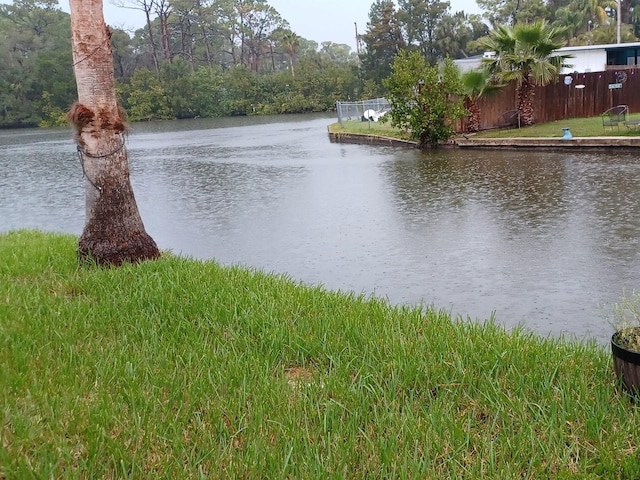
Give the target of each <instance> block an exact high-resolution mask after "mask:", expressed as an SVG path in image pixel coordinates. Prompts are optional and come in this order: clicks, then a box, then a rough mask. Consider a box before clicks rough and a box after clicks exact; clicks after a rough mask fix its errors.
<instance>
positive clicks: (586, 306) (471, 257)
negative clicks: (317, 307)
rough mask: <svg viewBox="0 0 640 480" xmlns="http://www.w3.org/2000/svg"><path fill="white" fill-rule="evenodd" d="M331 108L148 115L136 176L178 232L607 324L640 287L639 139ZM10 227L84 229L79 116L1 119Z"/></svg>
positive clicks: (277, 260) (405, 286)
mask: <svg viewBox="0 0 640 480" xmlns="http://www.w3.org/2000/svg"><path fill="white" fill-rule="evenodd" d="M333 121H334V120H333V118H332V117H328V116H288V117H270V118H244V119H224V120H196V121H180V122H164V123H150V124H136V125H134V126H133V129H132V134H131V135H130V137H129V140H128V149H129V158H130V162H131V177H132V183H133V187H134V190H135V193H136V197H137V200H138V205H139V207H140V210H141V213H142V216H143V219H144V221H145V225H146V227H147V230H148V232H149V233H150V234H151V235H152V236H153V237H154V239H155V240H156V241H157V242H158V244H159V246H160V247H161V248H162V249H170V250H172V251H173V252H175V253H181V254H183V255H187V256H192V257H195V258H199V259H215V260H217V261H219V262H221V263H224V264H236V263H239V264H243V265H247V266H251V267H255V268H260V269H263V270H266V271H273V272H279V273H286V274H288V275H289V276H290V277H292V278H294V279H296V280H300V281H303V282H305V283H310V284H323V285H324V286H326V287H328V288H331V289H341V290H345V291H347V290H348V291H351V290H352V291H355V292H357V293H364V294H366V295H369V294H375V295H379V296H383V297H387V298H388V299H389V300H390V301H391V302H393V303H397V304H404V303H409V304H419V303H422V304H433V305H435V306H436V307H438V308H445V309H447V310H449V311H451V312H452V313H454V314H456V315H461V316H463V317H465V318H466V317H470V318H472V319H479V320H484V319H486V318H488V317H489V316H491V315H492V313H495V317H496V320H497V321H498V322H500V323H502V324H504V325H506V326H507V327H512V326H515V325H518V324H524V325H525V326H526V327H527V328H529V329H532V330H534V331H536V332H538V333H540V334H542V335H560V334H568V335H570V336H576V337H578V338H595V339H597V340H598V341H601V342H603V343H604V342H605V341H606V340H607V339H608V337H609V336H610V334H611V333H612V327H611V326H610V325H609V324H608V323H607V322H606V321H605V320H604V319H603V309H604V310H606V304H610V303H612V302H615V301H616V300H617V299H618V297H619V296H620V295H621V294H622V292H623V291H624V290H628V291H630V290H633V289H634V288H640V268H639V266H640V265H639V263H640V248H639V245H638V240H639V238H640V162H638V158H637V155H635V154H624V153H615V154H613V153H612V154H607V153H584V152H582V153H578V152H576V153H566V152H561V153H553V152H495V151H457V150H453V151H451V150H446V151H445V150H443V151H438V152H419V151H415V150H412V149H402V148H392V147H380V146H363V145H341V144H332V143H330V142H329V140H328V137H327V133H326V126H327V124H329V123H331V122H333ZM0 169H1V171H2V173H3V174H2V175H1V176H0V231H8V230H12V229H17V228H39V229H43V230H49V231H60V232H68V233H73V234H79V233H80V232H81V231H82V226H83V222H84V200H83V198H84V190H83V188H84V183H83V180H82V172H81V170H80V166H79V163H78V159H77V157H76V154H75V145H74V143H73V142H72V141H71V135H70V133H69V131H68V130H67V129H63V130H18V131H0Z"/></svg>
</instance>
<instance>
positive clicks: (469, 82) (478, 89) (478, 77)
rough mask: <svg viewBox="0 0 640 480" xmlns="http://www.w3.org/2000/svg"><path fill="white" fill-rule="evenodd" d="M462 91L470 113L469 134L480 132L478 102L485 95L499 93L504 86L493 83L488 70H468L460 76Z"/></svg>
mask: <svg viewBox="0 0 640 480" xmlns="http://www.w3.org/2000/svg"><path fill="white" fill-rule="evenodd" d="M460 80H461V81H462V89H463V91H464V93H465V94H466V95H467V98H466V103H467V105H466V106H467V110H468V111H469V123H468V125H467V131H468V132H478V131H480V107H479V106H478V100H479V99H480V97H483V96H485V95H488V94H491V93H495V92H498V91H499V90H500V89H501V88H503V87H504V84H497V83H493V82H492V81H491V75H490V74H489V72H487V71H486V70H468V71H466V72H464V73H463V74H462V75H461V76H460Z"/></svg>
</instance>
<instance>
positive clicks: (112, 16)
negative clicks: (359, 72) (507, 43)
mask: <svg viewBox="0 0 640 480" xmlns="http://www.w3.org/2000/svg"><path fill="white" fill-rule="evenodd" d="M103 1H104V15H105V21H106V22H107V23H108V24H109V25H112V26H114V27H118V28H123V29H125V30H135V29H137V28H140V27H142V26H144V14H143V13H142V12H140V11H138V10H130V9H126V8H122V7H116V6H114V5H113V3H112V1H113V0H103ZM373 2H374V0H268V3H269V5H271V6H272V7H274V8H275V9H276V10H277V11H278V12H279V13H280V15H282V18H284V19H285V20H287V21H288V22H289V24H290V25H291V30H293V31H294V32H295V33H297V34H298V35H300V36H301V37H304V38H306V39H309V40H315V41H316V42H318V44H320V43H321V42H324V41H331V42H334V43H346V44H347V45H350V46H351V48H353V49H354V50H355V45H356V41H355V24H357V25H358V32H359V33H364V32H365V30H366V28H367V21H368V20H369V10H370V9H371V5H372V4H373ZM60 6H61V7H62V9H63V10H65V11H69V4H68V2H67V0H60ZM451 10H452V13H453V12H456V11H459V10H464V11H465V12H466V13H479V12H480V9H479V8H478V6H477V4H476V2H475V0H451Z"/></svg>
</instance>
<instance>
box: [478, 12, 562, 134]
mask: <svg viewBox="0 0 640 480" xmlns="http://www.w3.org/2000/svg"><path fill="white" fill-rule="evenodd" d="M565 33H566V29H564V28H557V27H552V26H550V25H549V24H548V23H547V22H546V21H544V20H540V21H537V22H534V23H531V24H517V25H516V26H514V27H512V28H511V27H507V26H504V25H500V26H498V27H496V29H495V30H493V31H492V32H490V33H489V37H488V38H487V39H486V40H485V41H483V42H482V45H483V47H484V48H486V49H487V50H490V51H493V52H495V53H496V55H495V57H493V58H483V59H482V62H483V64H484V66H485V68H486V69H487V70H488V72H489V73H491V74H493V75H496V76H497V77H498V78H499V79H500V80H502V81H504V82H505V83H508V82H510V81H513V80H515V81H516V82H517V90H516V95H517V98H516V108H517V109H518V111H519V112H520V117H521V119H522V124H523V125H533V123H534V112H533V96H534V92H535V87H536V85H540V86H544V85H547V84H549V83H551V82H552V81H555V80H557V78H558V75H559V74H560V72H561V70H562V69H563V68H565V67H570V65H568V64H567V63H566V60H568V59H569V58H572V57H571V56H570V55H552V54H553V52H554V51H555V50H557V49H558V48H560V47H561V46H562V45H563V44H562V43H561V41H560V40H559V39H560V38H562V36H563V35H565Z"/></svg>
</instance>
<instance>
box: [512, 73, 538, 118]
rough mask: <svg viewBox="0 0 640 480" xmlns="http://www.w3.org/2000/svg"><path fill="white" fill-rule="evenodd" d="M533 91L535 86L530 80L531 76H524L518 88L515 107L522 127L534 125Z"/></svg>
mask: <svg viewBox="0 0 640 480" xmlns="http://www.w3.org/2000/svg"><path fill="white" fill-rule="evenodd" d="M534 89H535V84H534V83H533V81H532V80H531V76H526V77H525V79H524V80H523V81H522V83H521V84H520V86H519V87H518V93H517V95H518V97H517V99H516V107H517V109H518V111H519V112H520V118H521V120H522V125H533V124H534V123H535V120H534V116H533V95H534V93H535V91H534Z"/></svg>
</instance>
